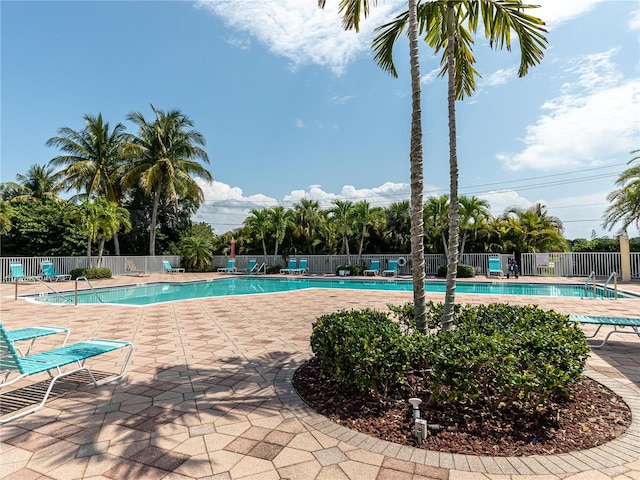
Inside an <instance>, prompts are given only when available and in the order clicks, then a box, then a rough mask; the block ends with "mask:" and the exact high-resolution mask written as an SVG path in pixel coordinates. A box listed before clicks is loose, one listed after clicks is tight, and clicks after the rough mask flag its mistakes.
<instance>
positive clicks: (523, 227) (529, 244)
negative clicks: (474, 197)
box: [503, 203, 568, 253]
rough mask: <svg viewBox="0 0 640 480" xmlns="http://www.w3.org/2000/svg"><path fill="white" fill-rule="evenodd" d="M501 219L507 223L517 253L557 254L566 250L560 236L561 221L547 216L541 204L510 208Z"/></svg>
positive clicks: (564, 242) (562, 237) (564, 240)
mask: <svg viewBox="0 0 640 480" xmlns="http://www.w3.org/2000/svg"><path fill="white" fill-rule="evenodd" d="M503 219H504V220H506V221H507V222H509V226H510V236H511V241H512V242H513V244H514V245H515V249H516V251H518V252H529V253H540V252H557V251H566V250H567V248H568V245H567V241H566V239H565V238H564V236H563V235H562V231H563V226H562V221H561V220H560V219H559V218H558V217H554V216H553V215H549V214H548V213H547V210H546V207H545V206H544V205H542V204H541V203H536V204H535V205H533V206H532V207H530V208H520V207H511V208H509V209H507V210H506V211H505V213H504V214H503Z"/></svg>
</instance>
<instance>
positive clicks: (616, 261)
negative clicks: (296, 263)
mask: <svg viewBox="0 0 640 480" xmlns="http://www.w3.org/2000/svg"><path fill="white" fill-rule="evenodd" d="M496 256H497V257H499V258H500V261H501V265H502V270H503V271H505V272H506V270H507V261H508V258H509V257H512V256H513V255H511V254H501V255H498V254H490V253H465V254H464V255H463V256H462V259H461V263H463V264H466V265H472V266H473V267H474V269H475V271H476V274H478V275H485V274H486V273H487V268H488V264H489V262H488V259H489V258H490V257H496ZM630 256H631V276H632V277H633V278H640V252H632V253H631V255H630ZM251 258H255V259H256V260H257V261H258V262H259V263H263V262H264V263H265V264H267V265H279V266H282V267H285V266H286V262H285V260H284V259H283V258H282V257H277V258H276V259H275V260H274V258H273V255H269V256H268V257H266V258H265V257H264V255H238V256H236V266H237V267H238V268H244V267H246V266H247V264H248V263H249V259H251ZM296 258H306V259H307V262H308V263H307V266H308V270H309V273H312V274H334V273H336V270H337V268H338V266H341V265H353V264H359V265H363V266H366V267H368V266H369V265H370V264H371V260H373V259H377V260H380V267H381V268H382V269H385V268H386V267H387V265H388V263H389V260H398V259H399V258H404V259H405V260H406V264H405V265H404V266H402V267H399V268H398V270H399V273H400V274H401V275H409V274H411V255H410V254H408V253H407V254H397V253H395V254H391V253H384V254H367V255H362V256H361V257H359V256H358V255H349V256H347V255H297V256H296ZM45 260H50V261H53V263H54V265H55V268H56V272H57V273H60V274H62V273H69V272H70V271H71V270H73V269H74V268H82V267H86V266H87V257H86V256H81V257H0V275H1V276H0V278H2V279H3V280H4V279H6V278H8V277H9V276H10V270H9V263H10V262H13V261H17V262H20V263H22V265H23V268H24V273H25V274H26V275H39V274H41V273H42V267H41V263H42V262H43V261H45ZM163 260H169V262H170V263H171V265H173V266H179V265H180V258H179V257H178V256H175V255H166V256H161V255H159V256H154V257H150V256H119V257H115V256H105V257H102V263H101V265H100V266H101V267H107V268H109V269H110V270H111V272H112V273H113V274H114V275H124V274H126V266H127V262H133V264H134V265H135V267H136V270H143V271H145V272H147V273H162V272H164V267H163V265H162V261H163ZM227 261H228V257H226V256H223V255H216V256H214V257H213V258H212V259H211V265H212V268H213V270H214V271H215V270H216V269H217V268H218V267H226V265H227ZM96 262H97V257H93V258H92V264H93V265H95V264H96ZM520 262H521V265H520V272H521V274H522V275H530V276H546V277H587V276H589V274H590V273H591V272H595V275H596V277H604V278H607V277H608V276H609V275H610V274H611V272H617V273H618V276H619V275H620V271H621V259H620V253H609V252H603V253H582V252H569V253H544V254H535V253H523V254H522V256H521V261H520ZM445 264H446V259H445V257H444V255H439V254H438V255H434V254H428V255H425V274H426V275H436V274H437V272H438V267H439V266H440V265H445Z"/></svg>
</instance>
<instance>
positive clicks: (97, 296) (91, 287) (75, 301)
mask: <svg viewBox="0 0 640 480" xmlns="http://www.w3.org/2000/svg"><path fill="white" fill-rule="evenodd" d="M78 280H84V281H85V282H87V285H89V288H90V289H91V291H92V292H93V294H94V295H95V296H96V298H97V299H98V301H99V302H100V303H104V302H103V301H102V299H101V298H100V295H98V292H96V290H95V289H94V288H93V285H91V282H90V281H89V279H88V278H87V277H85V276H81V277H78V278H76V287H75V292H74V305H78Z"/></svg>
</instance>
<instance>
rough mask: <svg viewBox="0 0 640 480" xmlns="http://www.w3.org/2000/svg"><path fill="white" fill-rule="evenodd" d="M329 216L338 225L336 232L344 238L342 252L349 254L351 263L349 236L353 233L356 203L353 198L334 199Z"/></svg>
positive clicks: (348, 261)
mask: <svg viewBox="0 0 640 480" xmlns="http://www.w3.org/2000/svg"><path fill="white" fill-rule="evenodd" d="M329 216H330V218H331V220H332V221H333V223H334V224H335V226H336V233H337V234H338V235H339V236H340V237H341V238H342V250H341V253H344V254H346V255H347V263H350V260H349V256H350V255H351V252H350V251H349V237H350V236H351V235H352V234H353V216H354V204H353V202H352V201H351V200H334V201H333V208H331V209H330V210H329Z"/></svg>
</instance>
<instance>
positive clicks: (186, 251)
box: [180, 235, 213, 272]
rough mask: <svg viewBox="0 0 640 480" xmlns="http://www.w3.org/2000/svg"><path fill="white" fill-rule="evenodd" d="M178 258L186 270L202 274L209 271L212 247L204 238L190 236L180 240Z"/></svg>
mask: <svg viewBox="0 0 640 480" xmlns="http://www.w3.org/2000/svg"><path fill="white" fill-rule="evenodd" d="M180 256H181V257H182V261H183V263H184V264H185V266H186V267H187V268H189V269H198V270H200V271H201V272H203V271H205V270H207V269H211V257H212V256H213V245H212V244H211V242H210V241H209V240H207V239H206V238H203V237H198V236H195V235H192V236H190V237H186V238H183V239H182V240H181V242H180Z"/></svg>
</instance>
